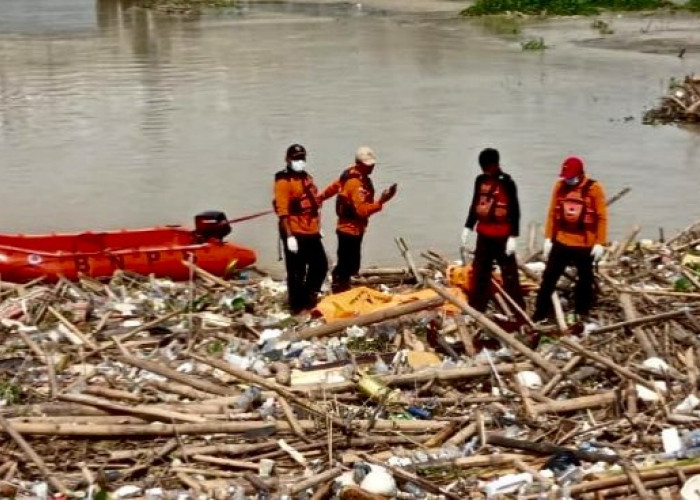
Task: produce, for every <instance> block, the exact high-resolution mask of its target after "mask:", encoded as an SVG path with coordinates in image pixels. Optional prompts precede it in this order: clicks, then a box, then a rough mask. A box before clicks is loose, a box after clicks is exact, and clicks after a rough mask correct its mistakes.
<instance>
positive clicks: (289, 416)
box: [277, 398, 308, 442]
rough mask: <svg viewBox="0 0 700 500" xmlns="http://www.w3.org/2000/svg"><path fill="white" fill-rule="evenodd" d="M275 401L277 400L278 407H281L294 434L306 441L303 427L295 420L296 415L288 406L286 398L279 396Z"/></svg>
mask: <svg viewBox="0 0 700 500" xmlns="http://www.w3.org/2000/svg"><path fill="white" fill-rule="evenodd" d="M277 401H278V402H279V404H280V407H281V408H282V412H283V413H284V416H285V418H286V419H287V422H289V425H290V426H291V427H292V430H293V431H294V434H296V435H297V437H299V438H301V439H303V440H304V441H307V442H308V438H307V437H306V434H305V433H304V429H302V427H301V426H300V425H299V421H298V420H297V418H296V416H294V410H293V409H292V407H291V406H289V403H288V402H287V400H286V399H284V398H279V399H278V400H277Z"/></svg>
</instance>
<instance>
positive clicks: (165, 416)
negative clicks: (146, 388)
mask: <svg viewBox="0 0 700 500" xmlns="http://www.w3.org/2000/svg"><path fill="white" fill-rule="evenodd" d="M58 399H61V400H63V401H68V402H71V403H78V404H82V405H88V406H96V407H98V408H102V409H105V410H107V411H113V412H117V413H121V414H125V415H135V416H137V417H139V418H144V419H147V420H156V421H163V420H164V421H166V422H170V421H173V420H175V421H180V422H206V421H207V419H205V418H202V417H199V416H195V415H188V414H186V413H179V412H175V411H168V410H162V409H160V408H153V407H151V408H149V407H147V406H127V405H122V404H117V403H113V402H112V401H107V400H106V399H100V398H96V397H93V396H87V395H84V394H60V395H59V396H58Z"/></svg>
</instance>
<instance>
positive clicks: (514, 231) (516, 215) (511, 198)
mask: <svg viewBox="0 0 700 500" xmlns="http://www.w3.org/2000/svg"><path fill="white" fill-rule="evenodd" d="M488 178H489V176H488V175H486V174H480V175H478V176H477V177H476V181H475V182H474V195H473V196H472V204H471V206H470V207H469V215H468V216H467V222H466V223H465V224H464V227H467V228H469V229H472V230H473V229H474V225H475V224H476V221H477V218H476V204H477V203H478V201H479V188H480V187H481V183H482V182H484V181H485V180H486V179H488ZM496 178H497V179H498V181H499V182H500V183H501V185H502V186H503V189H504V190H505V192H506V195H507V196H508V222H509V223H510V227H511V233H510V236H516V237H517V236H520V202H519V201H518V188H517V186H516V185H515V181H514V180H513V178H512V177H511V176H510V175H508V174H506V173H504V172H501V173H500V174H498V176H496Z"/></svg>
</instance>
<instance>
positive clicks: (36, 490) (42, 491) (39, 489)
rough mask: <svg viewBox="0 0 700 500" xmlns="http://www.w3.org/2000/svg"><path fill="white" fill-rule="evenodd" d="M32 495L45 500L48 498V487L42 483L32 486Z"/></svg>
mask: <svg viewBox="0 0 700 500" xmlns="http://www.w3.org/2000/svg"><path fill="white" fill-rule="evenodd" d="M31 489H32V493H33V494H34V496H35V497H37V498H38V499H40V500H46V498H47V497H48V496H49V485H48V484H46V483H45V482H43V481H40V482H38V483H34V484H32V488H31Z"/></svg>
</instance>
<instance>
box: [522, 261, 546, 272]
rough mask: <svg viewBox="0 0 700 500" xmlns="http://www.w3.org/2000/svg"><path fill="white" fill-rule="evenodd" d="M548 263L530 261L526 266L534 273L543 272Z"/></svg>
mask: <svg viewBox="0 0 700 500" xmlns="http://www.w3.org/2000/svg"><path fill="white" fill-rule="evenodd" d="M545 266H546V263H544V262H528V263H527V264H525V267H526V268H527V269H528V270H530V271H532V272H533V273H543V272H544V268H545Z"/></svg>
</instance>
